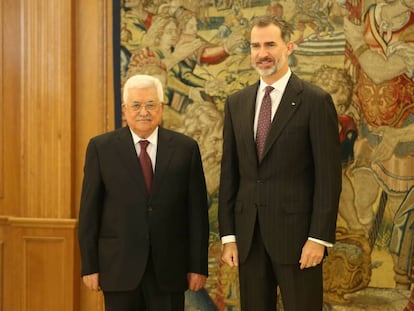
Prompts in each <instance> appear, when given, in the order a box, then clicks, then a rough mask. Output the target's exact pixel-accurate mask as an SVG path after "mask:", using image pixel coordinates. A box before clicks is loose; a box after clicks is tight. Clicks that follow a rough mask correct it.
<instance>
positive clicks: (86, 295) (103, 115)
mask: <svg viewBox="0 0 414 311" xmlns="http://www.w3.org/2000/svg"><path fill="white" fill-rule="evenodd" d="M76 17H77V23H76V52H75V54H76V70H75V71H76V84H75V88H76V100H75V104H76V109H75V128H76V131H77V135H76V137H75V146H76V148H75V177H74V181H75V193H74V200H75V204H74V214H75V215H77V214H78V207H79V205H78V203H79V200H80V192H81V182H82V177H83V165H84V158H85V150H86V145H87V144H88V141H89V139H90V138H91V137H92V136H94V135H98V134H101V133H104V132H107V131H110V130H112V129H113V128H114V105H113V102H114V100H113V86H112V85H113V82H112V81H113V69H112V63H113V59H112V0H89V1H84V0H77V1H76ZM79 291H80V306H79V309H78V310H79V311H103V310H104V307H103V297H102V294H101V293H96V292H92V291H90V290H88V289H87V288H86V287H85V286H84V285H83V284H82V285H81V286H80V287H79ZM78 310H77V311H78Z"/></svg>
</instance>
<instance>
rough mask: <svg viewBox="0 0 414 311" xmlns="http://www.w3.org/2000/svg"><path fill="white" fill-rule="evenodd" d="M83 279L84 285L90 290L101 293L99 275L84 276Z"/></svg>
mask: <svg viewBox="0 0 414 311" xmlns="http://www.w3.org/2000/svg"><path fill="white" fill-rule="evenodd" d="M82 279H83V283H84V284H85V285H86V287H87V288H89V289H90V290H93V291H100V290H101V288H100V286H99V273H93V274H88V275H84V276H83V277H82Z"/></svg>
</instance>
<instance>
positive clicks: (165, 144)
mask: <svg viewBox="0 0 414 311" xmlns="http://www.w3.org/2000/svg"><path fill="white" fill-rule="evenodd" d="M174 148H175V147H174V144H173V141H172V138H171V136H170V135H169V134H168V131H167V130H165V129H164V128H162V127H159V128H158V146H157V159H156V163H155V173H154V178H153V180H152V193H155V192H156V191H157V188H158V187H159V186H160V185H161V181H162V180H163V176H164V175H165V172H166V171H167V169H168V165H169V162H170V159H171V156H172V154H173V152H174Z"/></svg>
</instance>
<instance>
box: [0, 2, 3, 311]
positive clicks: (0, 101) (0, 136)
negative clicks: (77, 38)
mask: <svg viewBox="0 0 414 311" xmlns="http://www.w3.org/2000/svg"><path fill="white" fill-rule="evenodd" d="M0 20H3V2H0ZM2 42H3V31H2V28H0V43H2ZM3 79H4V76H3V47H0V81H3ZM2 86H3V84H2V83H0V200H1V199H2V198H3V191H4V189H3V184H4V175H3V165H4V161H3V159H4V137H3V125H4V111H3V105H4V98H3V87H2ZM0 295H1V294H0ZM0 298H1V296H0ZM0 301H1V300H0ZM0 311H1V307H0Z"/></svg>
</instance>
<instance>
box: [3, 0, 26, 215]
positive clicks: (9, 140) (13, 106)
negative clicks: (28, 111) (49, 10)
mask: <svg viewBox="0 0 414 311" xmlns="http://www.w3.org/2000/svg"><path fill="white" fill-rule="evenodd" d="M0 8H1V9H0V10H1V15H0V27H1V31H0V36H1V40H0V43H1V46H0V49H1V51H0V54H1V56H2V57H1V58H0V75H1V79H0V107H1V108H0V109H1V116H0V119H1V127H2V129H1V130H0V131H1V132H2V136H1V146H0V149H1V158H0V161H1V162H2V163H3V164H2V165H3V170H2V176H3V178H2V180H3V181H2V195H1V196H0V214H2V215H13V216H19V215H20V214H21V205H20V172H21V167H20V163H21V161H20V155H21V152H20V132H21V131H20V124H21V118H20V100H19V98H20V97H19V94H20V68H21V67H20V59H21V53H22V50H21V49H20V32H21V31H20V29H21V27H20V18H21V17H20V3H19V1H15V0H2V1H0Z"/></svg>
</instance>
